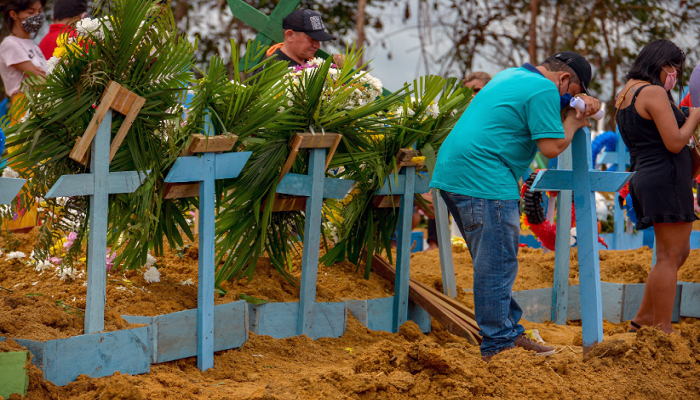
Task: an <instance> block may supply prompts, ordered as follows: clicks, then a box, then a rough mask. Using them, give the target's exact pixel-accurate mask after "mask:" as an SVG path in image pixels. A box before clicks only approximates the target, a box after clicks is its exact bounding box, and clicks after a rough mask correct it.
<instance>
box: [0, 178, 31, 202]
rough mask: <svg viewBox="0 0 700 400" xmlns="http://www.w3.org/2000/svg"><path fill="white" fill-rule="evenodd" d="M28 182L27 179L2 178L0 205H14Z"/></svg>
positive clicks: (0, 181)
mask: <svg viewBox="0 0 700 400" xmlns="http://www.w3.org/2000/svg"><path fill="white" fill-rule="evenodd" d="M26 182H27V180H26V179H19V178H0V204H10V203H12V200H14V199H15V197H17V194H19V191H20V190H22V187H23V186H24V184H25V183H26Z"/></svg>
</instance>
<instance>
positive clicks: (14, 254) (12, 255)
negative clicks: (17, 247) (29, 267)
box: [5, 251, 27, 261]
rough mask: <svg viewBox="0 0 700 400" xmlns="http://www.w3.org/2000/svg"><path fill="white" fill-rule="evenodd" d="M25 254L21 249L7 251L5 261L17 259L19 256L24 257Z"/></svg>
mask: <svg viewBox="0 0 700 400" xmlns="http://www.w3.org/2000/svg"><path fill="white" fill-rule="evenodd" d="M26 256H27V255H26V254H24V253H22V252H21V251H13V252H10V253H7V258H6V259H5V261H10V260H19V259H20V258H25V257H26Z"/></svg>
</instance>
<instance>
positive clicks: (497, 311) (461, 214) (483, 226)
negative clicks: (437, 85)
mask: <svg viewBox="0 0 700 400" xmlns="http://www.w3.org/2000/svg"><path fill="white" fill-rule="evenodd" d="M591 75H592V74H591V66H590V64H589V63H588V61H586V59H585V58H583V57H582V56H580V55H579V54H577V53H574V52H571V51H563V52H561V53H557V54H555V55H553V56H551V57H549V58H547V59H546V60H545V61H544V62H543V63H542V65H540V66H538V67H535V66H533V65H531V64H529V63H526V64H525V65H523V66H522V67H520V68H510V69H507V70H505V71H503V72H501V73H499V74H497V75H496V76H494V77H493V79H492V80H491V82H489V84H488V85H486V86H485V87H484V88H483V89H482V90H481V91H479V95H478V96H476V97H474V99H473V100H472V102H471V104H470V105H469V107H468V108H467V110H466V111H465V112H464V114H462V117H461V118H460V120H459V121H458V122H457V124H456V125H455V127H454V128H453V129H452V131H451V132H450V134H449V135H448V137H447V139H445V142H444V143H443V145H442V146H441V147H440V152H439V153H438V158H437V163H436V166H435V171H434V173H433V176H432V181H431V186H432V187H434V188H437V189H440V194H441V196H442V197H443V199H444V200H445V203H447V207H448V208H449V210H450V212H451V214H452V216H453V217H454V219H455V222H456V223H457V226H458V227H459V229H460V232H461V233H462V236H463V237H464V240H465V241H466V243H467V247H468V248H469V252H470V253H471V256H472V261H473V265H474V310H475V314H476V322H477V323H478V324H479V328H480V329H481V331H480V334H481V336H482V338H483V342H482V344H481V355H482V357H483V359H484V360H485V361H487V362H488V361H489V360H490V359H491V357H493V356H494V355H496V354H498V353H500V352H501V351H504V350H508V349H512V348H514V347H516V346H517V347H523V348H525V349H526V350H532V351H534V352H535V353H536V354H537V355H539V356H547V355H551V354H554V348H552V347H549V346H544V345H541V344H539V343H536V342H534V341H532V340H530V339H529V338H527V336H525V335H524V331H525V329H524V328H523V326H522V325H520V324H519V323H518V321H520V317H521V316H522V309H521V308H520V306H519V305H518V303H516V302H515V300H514V299H513V296H512V289H513V283H514V282H515V278H516V276H517V273H518V258H517V256H518V239H519V235H520V191H519V187H518V178H520V177H521V176H522V175H523V174H524V173H525V171H526V170H527V168H528V166H529V165H530V163H531V162H532V160H533V159H534V157H535V154H536V152H537V149H538V148H539V150H540V151H541V152H542V154H544V155H545V156H546V157H549V158H554V157H556V156H557V155H559V154H560V153H561V152H562V151H564V150H565V149H566V148H567V147H568V146H569V144H570V143H571V139H572V138H573V136H574V133H575V132H576V131H577V130H578V129H579V128H581V127H584V126H589V125H590V124H589V121H588V117H589V116H591V115H593V114H594V113H596V112H598V110H599V109H600V103H599V102H598V100H596V99H594V98H593V97H589V96H584V97H582V99H583V100H584V102H585V103H586V112H585V113H582V112H580V111H576V110H574V109H571V108H569V109H568V110H567V111H566V114H564V117H563V122H562V114H561V111H562V110H563V109H566V108H567V107H568V105H569V101H568V100H569V99H570V96H571V95H579V94H582V93H586V92H587V91H588V85H589V84H590V83H591Z"/></svg>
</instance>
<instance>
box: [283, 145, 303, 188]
mask: <svg viewBox="0 0 700 400" xmlns="http://www.w3.org/2000/svg"><path fill="white" fill-rule="evenodd" d="M301 140H302V139H301V137H300V136H299V135H298V134H297V135H294V137H292V140H291V142H290V143H289V155H288V156H287V160H286V161H285V162H284V165H283V166H282V170H281V171H280V177H279V178H278V179H277V182H281V181H282V179H283V178H284V176H285V175H286V174H287V173H288V172H289V171H290V170H291V169H292V164H294V160H295V159H296V158H297V154H299V147H300V146H301Z"/></svg>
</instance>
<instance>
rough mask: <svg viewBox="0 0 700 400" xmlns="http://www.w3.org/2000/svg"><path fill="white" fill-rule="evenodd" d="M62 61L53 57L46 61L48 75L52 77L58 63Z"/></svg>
mask: <svg viewBox="0 0 700 400" xmlns="http://www.w3.org/2000/svg"><path fill="white" fill-rule="evenodd" d="M60 60H61V59H60V58H58V57H53V56H51V58H49V59H48V60H46V75H51V73H52V72H53V70H54V68H56V67H57V66H58V63H59V61H60Z"/></svg>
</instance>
